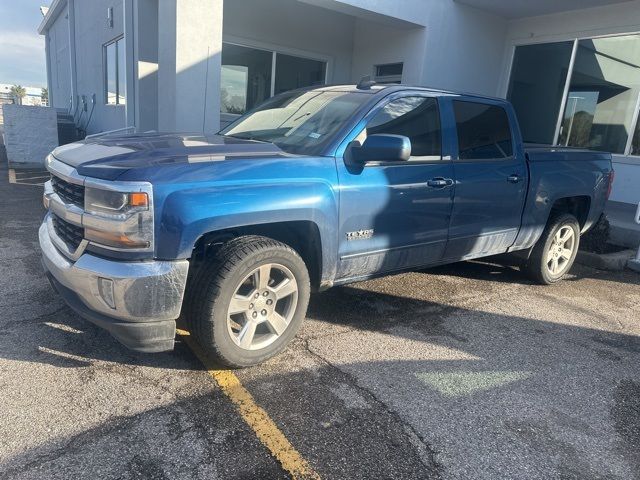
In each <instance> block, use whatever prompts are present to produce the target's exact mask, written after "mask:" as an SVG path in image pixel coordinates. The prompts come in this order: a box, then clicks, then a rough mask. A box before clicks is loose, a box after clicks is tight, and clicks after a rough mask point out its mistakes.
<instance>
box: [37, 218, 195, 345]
mask: <svg viewBox="0 0 640 480" xmlns="http://www.w3.org/2000/svg"><path fill="white" fill-rule="evenodd" d="M38 234H39V240H40V248H41V249H42V263H43V265H44V268H45V271H46V272H47V276H48V277H49V280H50V281H51V284H52V285H53V287H54V288H55V289H56V291H57V292H58V293H59V294H60V295H61V296H62V297H63V299H64V300H65V301H66V302H67V304H68V305H69V306H70V307H71V308H72V309H73V310H75V311H76V312H77V313H78V314H80V315H81V316H82V317H84V318H86V319H87V320H89V321H90V322H92V323H95V324H96V325H98V326H100V327H102V328H104V329H106V330H108V331H109V332H110V333H111V334H112V335H113V336H114V337H115V338H116V339H118V340H119V341H120V342H122V343H123V344H124V345H125V346H127V347H129V348H131V349H133V350H139V351H143V352H161V351H165V350H171V349H172V348H173V342H174V338H175V329H176V319H177V318H178V316H179V315H180V308H181V306H182V299H183V296H184V289H185V285H186V283H187V273H188V270H189V262H188V261H187V260H176V261H149V262H121V261H113V260H107V259H104V258H100V257H97V256H94V255H90V254H88V253H83V254H82V255H81V256H80V257H79V258H78V259H77V260H75V261H72V260H70V259H69V258H67V257H66V256H64V255H63V254H62V253H60V251H59V250H58V249H57V248H56V246H55V245H54V244H53V242H52V240H51V236H50V234H49V229H48V226H47V221H46V219H45V221H44V222H43V223H42V225H41V226H40V230H39V232H38Z"/></svg>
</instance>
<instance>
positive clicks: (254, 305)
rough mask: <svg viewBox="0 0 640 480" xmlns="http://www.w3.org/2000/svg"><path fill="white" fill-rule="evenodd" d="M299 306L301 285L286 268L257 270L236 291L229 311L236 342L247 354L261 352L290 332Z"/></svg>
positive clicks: (271, 265) (276, 266) (268, 266)
mask: <svg viewBox="0 0 640 480" xmlns="http://www.w3.org/2000/svg"><path fill="white" fill-rule="evenodd" d="M297 305H298V283H297V282H296V279H295V277H294V276H293V273H291V270H289V269H288V268H287V267H285V266H284V265H280V264H277V263H267V264H265V265H261V266H260V267H258V268H256V269H255V270H254V271H253V272H251V273H250V274H249V275H247V276H246V278H245V279H244V280H242V282H240V284H239V285H238V286H237V287H236V289H235V292H234V294H233V297H232V298H231V302H230V303H229V309H228V311H227V328H228V330H229V334H230V335H231V338H232V339H233V341H234V342H235V343H236V345H238V346H239V347H240V348H242V349H245V350H259V349H261V348H265V347H267V346H269V345H271V344H272V343H273V342H275V341H276V340H277V339H278V338H280V337H281V336H282V334H283V333H284V332H285V331H286V330H287V328H288V327H289V324H290V323H291V319H292V318H293V315H294V313H295V311H296V306H297Z"/></svg>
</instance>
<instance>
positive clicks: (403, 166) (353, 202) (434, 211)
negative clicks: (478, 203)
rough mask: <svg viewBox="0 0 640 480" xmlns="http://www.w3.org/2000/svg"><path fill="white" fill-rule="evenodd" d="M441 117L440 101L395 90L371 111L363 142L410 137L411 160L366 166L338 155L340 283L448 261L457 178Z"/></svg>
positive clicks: (361, 136) (362, 134) (338, 276)
mask: <svg viewBox="0 0 640 480" xmlns="http://www.w3.org/2000/svg"><path fill="white" fill-rule="evenodd" d="M440 123H441V122H440V112H439V108H438V101H437V99H436V98H434V97H429V96H421V95H420V94H416V93H411V94H396V95H394V96H391V97H390V99H389V100H388V101H387V102H386V103H384V104H383V105H381V106H379V107H377V108H376V109H374V111H372V112H370V114H369V115H368V116H367V123H366V127H365V128H364V129H363V131H362V132H361V134H360V135H359V136H358V137H357V141H360V142H363V141H364V139H365V138H366V136H367V135H372V134H383V133H386V134H396V135H404V136H407V137H409V139H410V140H411V158H410V160H409V161H392V159H390V160H389V161H381V162H376V163H369V164H366V165H364V166H362V165H350V164H349V163H348V162H343V161H341V160H339V161H338V177H339V181H340V228H339V235H340V239H339V268H338V274H337V277H336V278H337V279H338V281H340V280H346V279H354V278H359V277H366V276H370V275H375V274H377V273H382V272H390V271H394V270H401V269H404V268H408V267H414V266H423V265H424V266H426V265H430V264H434V263H437V262H438V261H440V260H441V259H442V256H443V254H444V249H445V246H446V242H447V232H448V228H449V218H450V214H451V208H452V204H453V184H454V180H453V165H452V162H451V161H450V160H449V158H450V157H448V156H443V148H442V144H443V142H442V131H441V128H440Z"/></svg>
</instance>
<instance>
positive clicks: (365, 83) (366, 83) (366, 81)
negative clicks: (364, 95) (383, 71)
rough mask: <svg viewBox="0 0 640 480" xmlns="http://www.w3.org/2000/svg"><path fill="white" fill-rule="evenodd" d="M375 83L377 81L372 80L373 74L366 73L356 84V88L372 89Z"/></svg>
mask: <svg viewBox="0 0 640 480" xmlns="http://www.w3.org/2000/svg"><path fill="white" fill-rule="evenodd" d="M375 84H376V82H375V81H373V80H371V75H364V76H363V77H362V78H361V79H360V81H359V82H358V85H356V88H357V89H358V90H371V87H372V86H373V85H375Z"/></svg>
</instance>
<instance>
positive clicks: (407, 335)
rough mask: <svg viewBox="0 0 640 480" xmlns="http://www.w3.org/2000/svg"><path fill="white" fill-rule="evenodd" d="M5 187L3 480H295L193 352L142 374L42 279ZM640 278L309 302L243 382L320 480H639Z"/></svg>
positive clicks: (468, 281)
mask: <svg viewBox="0 0 640 480" xmlns="http://www.w3.org/2000/svg"><path fill="white" fill-rule="evenodd" d="M6 173H7V172H6V169H0V175H1V177H2V178H1V179H0V218H1V219H2V220H1V223H0V285H1V287H2V296H1V297H0V308H1V310H2V315H0V402H1V404H2V408H1V409H0V477H1V478H19V479H30V478H61V479H62V478H64V479H66V478H158V479H160V478H208V479H210V478H220V479H230V478H238V479H246V478H265V479H266V478H269V479H271V478H287V473H286V472H285V471H283V470H282V468H281V466H280V465H279V464H278V462H277V461H276V460H275V459H274V458H273V457H272V456H271V455H270V454H269V452H268V450H267V449H266V448H265V447H264V446H263V445H262V444H261V443H260V442H259V441H258V439H257V438H256V435H255V433H254V432H253V431H252V430H251V429H250V428H249V427H248V426H247V425H246V424H245V423H244V422H243V421H242V419H241V418H240V416H239V415H238V414H237V412H236V411H235V410H234V408H233V406H232V404H231V403H230V401H229V399H228V398H226V397H225V396H224V395H223V394H222V392H221V391H220V390H219V389H218V388H217V387H216V386H215V384H214V383H213V381H212V379H211V377H210V376H209V375H208V374H207V373H206V372H205V371H204V370H203V367H202V365H201V364H200V363H199V361H198V360H197V359H196V358H195V356H194V355H193V354H192V353H191V352H190V351H189V350H188V348H187V347H186V346H185V345H184V344H183V343H180V342H178V343H177V345H176V349H175V350H174V351H173V352H169V353H163V354H148V355H145V354H137V353H134V352H130V351H128V350H126V349H125V348H124V347H121V346H120V345H119V344H118V343H117V342H116V341H115V340H113V339H112V338H111V337H110V336H109V335H108V334H107V333H106V332H104V331H102V330H100V329H98V328H97V327H94V326H92V325H91V324H89V323H88V322H86V321H84V320H82V319H81V318H79V317H78V316H77V315H75V314H74V313H73V312H71V311H70V310H69V309H68V308H67V307H66V306H64V304H63V303H62V302H61V300H60V299H59V298H58V297H57V296H56V295H55V294H54V292H53V291H52V289H51V288H50V286H49V285H48V283H47V281H46V279H45V278H44V276H43V274H42V270H41V266H40V260H39V249H38V246H37V227H38V225H39V223H40V220H41V218H42V215H43V210H42V206H41V199H40V195H41V189H40V188H39V187H37V186H31V185H9V184H8V183H7V181H6V178H7V175H6ZM639 320H640V276H638V275H637V274H634V273H631V272H626V273H605V272H600V271H596V270H592V269H587V268H584V267H579V266H576V267H574V269H573V271H572V274H571V275H570V277H569V278H568V279H567V280H566V281H564V282H562V283H561V284H558V285H555V286H551V287H541V286H537V285H532V284H531V283H530V282H529V281H527V280H526V279H525V278H524V277H523V276H522V275H521V274H520V273H519V272H518V271H517V270H516V269H513V268H511V267H506V266H499V265H496V264H492V263H486V262H468V263H461V264H456V265H452V266H446V267H440V268H437V269H432V270H428V271H416V272H410V273H406V274H402V275H395V276H392V277H386V278H381V279H377V280H372V281H369V282H362V283H358V284H355V285H350V286H347V287H341V288H335V289H332V290H330V291H328V292H325V293H323V294H317V295H314V296H313V297H312V300H311V305H310V310H309V314H308V318H307V320H306V321H305V324H304V326H303V328H302V330H301V332H300V334H299V335H298V337H297V338H296V340H295V341H294V342H293V344H292V345H291V346H290V347H289V349H288V350H287V351H286V352H284V353H283V354H282V355H280V356H278V357H276V358H275V359H273V360H271V361H269V362H267V363H265V364H264V365H261V366H258V367H255V368H250V369H245V370H242V371H239V372H237V376H238V377H239V379H240V380H241V382H242V384H243V385H244V386H245V387H246V388H247V389H248V390H249V391H250V392H251V394H252V395H253V397H254V398H255V400H256V402H257V403H258V404H259V405H260V406H261V407H262V408H264V409H265V410H266V412H267V413H268V414H269V415H270V417H271V418H272V419H273V421H274V422H275V423H276V425H277V426H278V427H279V428H280V429H281V431H282V432H283V433H284V434H285V435H286V437H287V439H288V440H289V441H290V442H291V444H292V445H293V446H294V447H295V448H296V449H297V450H298V451H299V452H300V454H301V455H302V456H303V457H304V458H305V459H306V460H307V461H308V462H309V463H310V464H311V465H312V467H313V468H314V470H315V471H316V472H318V473H319V474H320V476H321V477H322V478H331V479H333V478H335V479H342V478H344V479H357V478H371V477H374V478H403V479H405V478H423V479H424V478H433V479H440V478H441V479H476V478H477V479H493V478H527V479H548V478H563V479H573V478H575V479H581V480H582V479H596V478H610V479H634V478H640V473H639V472H640V322H639Z"/></svg>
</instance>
